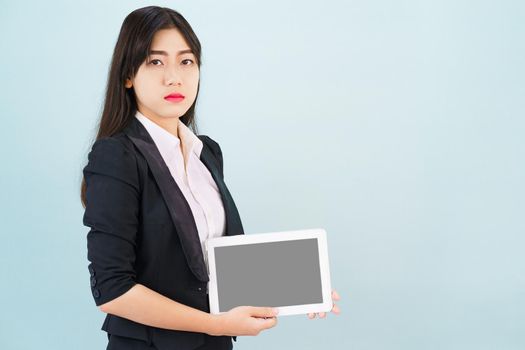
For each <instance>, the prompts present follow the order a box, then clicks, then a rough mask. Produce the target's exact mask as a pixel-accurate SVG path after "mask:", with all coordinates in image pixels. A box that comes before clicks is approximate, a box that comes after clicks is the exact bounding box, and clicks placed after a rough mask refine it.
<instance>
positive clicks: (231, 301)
mask: <svg viewBox="0 0 525 350" xmlns="http://www.w3.org/2000/svg"><path fill="white" fill-rule="evenodd" d="M215 266H216V269H217V285H218V288H217V289H218V293H219V312H225V311H228V310H230V309H231V308H233V307H236V306H240V305H249V306H272V307H278V306H291V305H301V304H316V303H322V301H323V297H322V289H321V272H320V267H319V253H318V247H317V239H315V238H309V239H301V240H294V241H283V242H270V243H257V244H243V245H238V246H229V247H215Z"/></svg>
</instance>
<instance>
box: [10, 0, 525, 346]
mask: <svg viewBox="0 0 525 350" xmlns="http://www.w3.org/2000/svg"><path fill="white" fill-rule="evenodd" d="M150 4H151V3H149V2H142V1H125V2H124V1H120V2H108V1H71V2H66V1H47V2H43V1H38V2H37V1H33V2H15V1H9V2H6V1H2V2H1V14H0V45H1V52H2V55H1V57H0V76H1V77H2V84H1V87H0V106H1V107H0V108H1V116H2V127H1V128H0V133H1V137H0V139H1V142H2V144H1V147H0V152H1V161H2V164H1V170H2V171H1V188H2V201H1V208H0V213H1V214H0V215H1V223H2V228H1V244H0V253H1V254H0V269H1V270H0V273H1V276H2V278H1V282H0V284H1V292H0V294H1V296H0V300H1V310H0V348H1V349H55V350H58V349H103V348H105V345H106V342H107V338H106V335H105V333H104V332H102V331H101V330H100V326H101V324H102V321H103V318H104V314H103V313H102V312H100V311H99V310H98V309H97V308H96V306H95V303H94V301H93V299H92V296H91V293H90V287H89V273H88V271H87V263H88V262H87V257H86V240H85V238H86V233H87V231H88V229H87V228H86V227H84V226H83V225H82V215H83V209H82V207H81V204H80V200H79V188H80V180H81V170H82V168H83V166H84V165H85V162H86V157H87V153H88V150H89V148H90V146H91V142H92V140H93V137H94V131H95V123H96V121H97V120H98V118H99V112H100V111H101V101H102V97H103V92H104V89H105V81H106V74H107V69H108V65H109V60H110V57H111V54H112V50H113V47H114V44H115V41H116V38H117V34H118V31H119V28H120V26H121V23H122V21H123V19H124V17H125V16H126V15H127V14H128V13H129V12H131V11H132V10H134V9H136V8H138V7H142V6H146V5H150ZM155 4H158V5H163V6H169V7H173V8H174V9H176V10H178V11H180V12H181V13H182V14H183V15H184V16H185V17H186V18H187V19H188V21H189V22H190V23H191V25H192V26H193V28H194V30H195V32H196V33H197V35H198V36H199V38H200V40H201V43H202V46H203V62H204V64H203V66H202V71H201V77H202V80H201V95H200V100H199V104H198V107H197V113H198V122H199V126H200V132H201V133H203V134H208V135H210V136H211V137H212V138H214V139H216V140H217V141H218V142H219V143H220V145H221V147H222V150H223V153H224V157H225V177H226V183H227V185H228V186H229V188H230V191H231V193H232V194H233V196H234V199H235V200H236V203H237V206H238V208H239V211H240V214H241V217H242V220H243V223H244V227H245V230H246V232H247V233H248V234H249V233H259V232H269V231H277V230H294V229H302V228H314V227H323V228H325V229H326V230H327V232H328V235H329V236H328V237H329V240H328V243H329V252H330V263H331V276H332V282H333V287H334V288H336V289H337V290H338V291H339V293H340V295H341V297H342V299H341V302H340V303H339V305H340V307H341V309H342V313H341V314H340V315H334V314H330V315H328V316H327V318H326V319H316V320H309V319H308V318H307V317H306V316H304V317H302V316H286V317H285V316H283V317H281V318H280V319H279V324H278V325H277V327H276V328H273V329H271V330H268V331H264V332H262V333H261V334H260V335H259V336H258V337H239V339H238V340H239V341H238V342H237V343H235V349H327V348H336V349H356V350H357V349H359V350H361V349H403V350H407V349H476V350H479V349H523V348H525V325H524V321H525V276H524V268H525V258H524V256H523V252H524V248H525V224H524V212H525V200H524V198H525V186H524V184H523V182H524V176H525V163H524V156H525V142H524V141H523V135H524V132H525V122H524V117H525V113H524V112H525V87H524V85H525V84H524V81H525V74H524V73H525V69H524V63H525V47H524V46H525V45H524V43H525V40H524V36H525V21H524V18H525V5H524V3H523V2H522V1H502V0H500V1H465V0H454V1H452V0H447V1H437V0H436V1H408V0H406V1H323V2H320V1H309V2H307V1H282V0H281V1H275V0H273V1H184V2H182V1H180V2H176V1H172V2H157V3H155Z"/></svg>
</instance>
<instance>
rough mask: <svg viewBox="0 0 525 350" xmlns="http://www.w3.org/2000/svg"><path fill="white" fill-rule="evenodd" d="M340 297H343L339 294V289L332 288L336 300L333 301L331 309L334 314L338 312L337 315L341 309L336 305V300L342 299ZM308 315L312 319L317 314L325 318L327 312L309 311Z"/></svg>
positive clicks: (333, 298) (333, 297)
mask: <svg viewBox="0 0 525 350" xmlns="http://www.w3.org/2000/svg"><path fill="white" fill-rule="evenodd" d="M340 299H341V297H339V294H337V291H336V290H335V289H334V290H332V301H333V302H334V303H333V304H334V305H333V307H332V310H331V311H332V312H333V313H334V314H337V315H338V314H339V313H340V312H341V310H339V307H338V306H337V305H335V301H337V300H340ZM307 315H308V318H309V319H311V320H312V319H314V318H315V316H316V315H319V318H325V317H326V312H319V313H313V312H312V313H309V314H307Z"/></svg>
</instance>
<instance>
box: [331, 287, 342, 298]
mask: <svg viewBox="0 0 525 350" xmlns="http://www.w3.org/2000/svg"><path fill="white" fill-rule="evenodd" d="M332 299H333V300H339V299H341V297H340V296H339V293H337V291H336V290H335V289H334V290H332Z"/></svg>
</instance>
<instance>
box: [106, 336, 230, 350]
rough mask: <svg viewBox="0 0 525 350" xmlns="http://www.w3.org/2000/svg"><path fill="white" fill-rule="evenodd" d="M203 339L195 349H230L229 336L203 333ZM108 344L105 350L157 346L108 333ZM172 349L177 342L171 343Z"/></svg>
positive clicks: (139, 349)
mask: <svg viewBox="0 0 525 350" xmlns="http://www.w3.org/2000/svg"><path fill="white" fill-rule="evenodd" d="M204 337H205V340H204V344H203V345H202V346H199V347H198V348H195V350H231V349H233V343H232V338H231V337H214V336H211V335H208V334H205V335H204ZM108 339H109V341H108V346H107V348H106V350H156V349H157V348H156V347H155V346H154V345H153V344H152V345H151V346H148V343H147V342H145V341H143V340H139V339H133V338H128V337H121V336H118V335H114V334H108ZM173 346H174V349H175V347H176V346H177V344H173Z"/></svg>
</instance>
